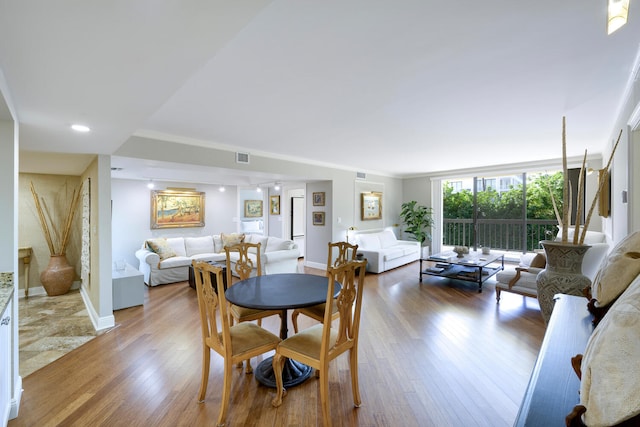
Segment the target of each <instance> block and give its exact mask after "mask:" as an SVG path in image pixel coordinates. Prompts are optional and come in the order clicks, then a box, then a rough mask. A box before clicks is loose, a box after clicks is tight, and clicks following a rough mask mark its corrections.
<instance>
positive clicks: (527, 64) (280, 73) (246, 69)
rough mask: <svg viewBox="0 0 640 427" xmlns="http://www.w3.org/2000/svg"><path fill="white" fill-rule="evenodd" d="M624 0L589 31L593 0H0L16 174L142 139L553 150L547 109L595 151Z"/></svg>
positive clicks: (553, 128)
mask: <svg viewBox="0 0 640 427" xmlns="http://www.w3.org/2000/svg"><path fill="white" fill-rule="evenodd" d="M631 1H632V5H631V10H630V12H631V16H630V20H629V23H628V24H627V25H626V26H624V27H623V28H622V29H620V30H618V31H617V32H616V33H614V34H613V35H611V36H607V35H606V32H605V14H606V0H565V1H562V2H558V1H549V0H539V1H531V2H513V1H512V2H508V1H504V0H500V1H498V0H485V1H482V2H474V1H462V2H442V1H438V2H436V1H428V0H339V1H338V0H323V1H310V0H275V1H267V0H250V1H249V0H243V1H237V0H236V1H234V0H227V1H224V0H218V1H212V0H202V1H193V0H175V1H156V2H150V1H133V0H132V1H126V2H105V1H99V0H85V1H82V2H78V1H68V0H67V1H56V2H52V1H49V0H38V1H36V0H32V1H9V0H0V69H1V70H2V71H3V72H4V75H5V78H6V80H7V83H8V86H9V88H10V91H11V93H10V95H11V97H12V100H13V103H14V105H15V109H16V111H17V114H18V118H19V121H20V123H21V130H20V136H21V149H22V150H26V151H25V152H24V155H23V157H24V162H23V163H21V165H23V166H21V168H22V167H24V168H29V166H28V164H29V156H30V155H31V154H32V153H31V152H58V153H82V154H93V153H99V154H113V153H115V152H116V151H117V149H118V148H119V147H120V146H121V145H122V144H123V143H125V142H126V141H127V140H128V138H129V137H130V136H132V135H142V136H156V137H158V136H159V137H161V138H166V139H169V140H178V141H183V142H184V141H188V140H195V141H197V143H198V144H201V145H202V144H204V145H211V146H214V147H220V146H232V147H235V148H236V149H238V150H243V151H249V152H254V151H255V152H268V153H273V154H274V155H283V156H288V157H291V156H293V157H296V158H299V159H307V160H309V161H313V162H323V163H328V164H334V165H338V166H343V167H346V168H350V169H356V170H363V171H372V172H381V173H385V174H389V175H393V176H408V175H414V174H422V173H428V172H435V171H442V170H450V169H460V168H471V167H479V166H487V165H500V164H505V163H519V162H527V161H537V160H545V159H555V158H558V157H560V154H561V152H560V150H561V146H560V141H561V120H562V116H566V117H567V136H568V144H569V146H568V154H569V155H570V156H578V155H581V154H583V150H584V149H585V148H586V149H588V150H589V153H591V154H594V153H598V152H600V151H601V149H602V147H603V146H605V145H606V144H607V142H608V141H609V139H610V138H611V135H612V134H613V133H614V132H615V131H616V130H615V129H613V126H614V120H615V118H616V115H617V113H618V109H619V107H620V103H621V100H622V98H623V96H624V94H625V89H626V88H627V85H628V83H629V76H630V73H631V71H632V67H633V65H634V62H635V61H636V58H637V52H638V47H639V43H640V5H638V4H635V3H634V1H637V0H631ZM74 122H81V123H84V124H87V125H89V126H90V127H91V128H92V129H93V131H92V132H91V133H89V134H75V133H72V132H71V131H70V130H69V125H70V124H71V123H74ZM84 158H85V157H82V158H81V160H80V161H79V163H81V162H82V159H84ZM165 166H166V165H165ZM43 167H44V166H43V165H39V166H38V168H39V169H38V170H39V171H42V168H43ZM187 168H188V165H187ZM167 169H174V173H175V174H176V177H178V176H179V174H180V172H179V171H180V170H181V169H182V167H179V166H176V167H175V168H167ZM214 173H224V171H214ZM265 179H266V177H265Z"/></svg>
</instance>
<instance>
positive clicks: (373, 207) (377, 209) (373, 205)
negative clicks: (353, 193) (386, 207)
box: [360, 191, 382, 221]
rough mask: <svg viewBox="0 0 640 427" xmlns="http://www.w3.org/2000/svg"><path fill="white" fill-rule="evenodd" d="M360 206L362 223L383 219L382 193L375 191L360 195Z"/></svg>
mask: <svg viewBox="0 0 640 427" xmlns="http://www.w3.org/2000/svg"><path fill="white" fill-rule="evenodd" d="M360 206H361V211H360V216H361V220H362V221H369V220H376V219H382V193H380V192H375V191H371V192H368V193H360Z"/></svg>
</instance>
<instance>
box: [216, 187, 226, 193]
mask: <svg viewBox="0 0 640 427" xmlns="http://www.w3.org/2000/svg"><path fill="white" fill-rule="evenodd" d="M225 190H226V188H224V185H221V186H220V187H218V191H219V192H221V193H224V192H225Z"/></svg>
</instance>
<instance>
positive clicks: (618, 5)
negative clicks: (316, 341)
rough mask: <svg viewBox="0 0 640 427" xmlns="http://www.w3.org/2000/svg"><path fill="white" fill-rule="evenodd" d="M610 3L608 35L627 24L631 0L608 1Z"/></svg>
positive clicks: (608, 7) (608, 8)
mask: <svg viewBox="0 0 640 427" xmlns="http://www.w3.org/2000/svg"><path fill="white" fill-rule="evenodd" d="M608 2H609V4H608V6H607V35H609V34H611V33H613V32H614V31H616V30H617V29H619V28H620V27H622V26H623V25H624V24H626V23H627V17H628V16H629V0H608Z"/></svg>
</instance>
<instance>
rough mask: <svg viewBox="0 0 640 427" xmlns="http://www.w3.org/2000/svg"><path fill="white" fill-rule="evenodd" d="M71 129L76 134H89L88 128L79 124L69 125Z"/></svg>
mask: <svg viewBox="0 0 640 427" xmlns="http://www.w3.org/2000/svg"><path fill="white" fill-rule="evenodd" d="M71 129H73V130H75V131H76V132H89V131H90V130H91V129H90V128H89V126H85V125H79V124H73V125H71Z"/></svg>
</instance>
